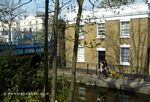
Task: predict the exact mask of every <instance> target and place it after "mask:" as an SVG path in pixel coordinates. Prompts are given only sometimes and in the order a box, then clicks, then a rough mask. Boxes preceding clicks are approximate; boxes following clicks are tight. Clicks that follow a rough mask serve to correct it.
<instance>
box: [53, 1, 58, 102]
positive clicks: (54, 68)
mask: <svg viewBox="0 0 150 102" xmlns="http://www.w3.org/2000/svg"><path fill="white" fill-rule="evenodd" d="M58 14H59V0H55V10H54V49H53V74H52V90H51V91H52V92H51V96H52V97H51V102H55V99H56V80H57V36H58Z"/></svg>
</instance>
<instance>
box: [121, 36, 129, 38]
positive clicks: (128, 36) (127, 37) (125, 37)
mask: <svg viewBox="0 0 150 102" xmlns="http://www.w3.org/2000/svg"><path fill="white" fill-rule="evenodd" d="M120 38H130V36H120Z"/></svg>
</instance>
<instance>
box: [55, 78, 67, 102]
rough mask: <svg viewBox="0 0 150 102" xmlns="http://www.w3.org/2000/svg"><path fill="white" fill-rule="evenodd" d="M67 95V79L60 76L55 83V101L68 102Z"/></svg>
mask: <svg viewBox="0 0 150 102" xmlns="http://www.w3.org/2000/svg"><path fill="white" fill-rule="evenodd" d="M68 95H69V85H68V83H67V78H65V76H62V77H61V78H59V79H58V81H57V93H56V100H57V101H58V102H68V101H67V98H68Z"/></svg>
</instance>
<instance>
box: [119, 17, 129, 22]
mask: <svg viewBox="0 0 150 102" xmlns="http://www.w3.org/2000/svg"><path fill="white" fill-rule="evenodd" d="M130 20H131V18H124V19H123V18H122V19H120V22H126V21H130Z"/></svg>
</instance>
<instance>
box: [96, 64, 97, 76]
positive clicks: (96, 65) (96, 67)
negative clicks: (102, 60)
mask: <svg viewBox="0 0 150 102" xmlns="http://www.w3.org/2000/svg"><path fill="white" fill-rule="evenodd" d="M96 75H97V64H96Z"/></svg>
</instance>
